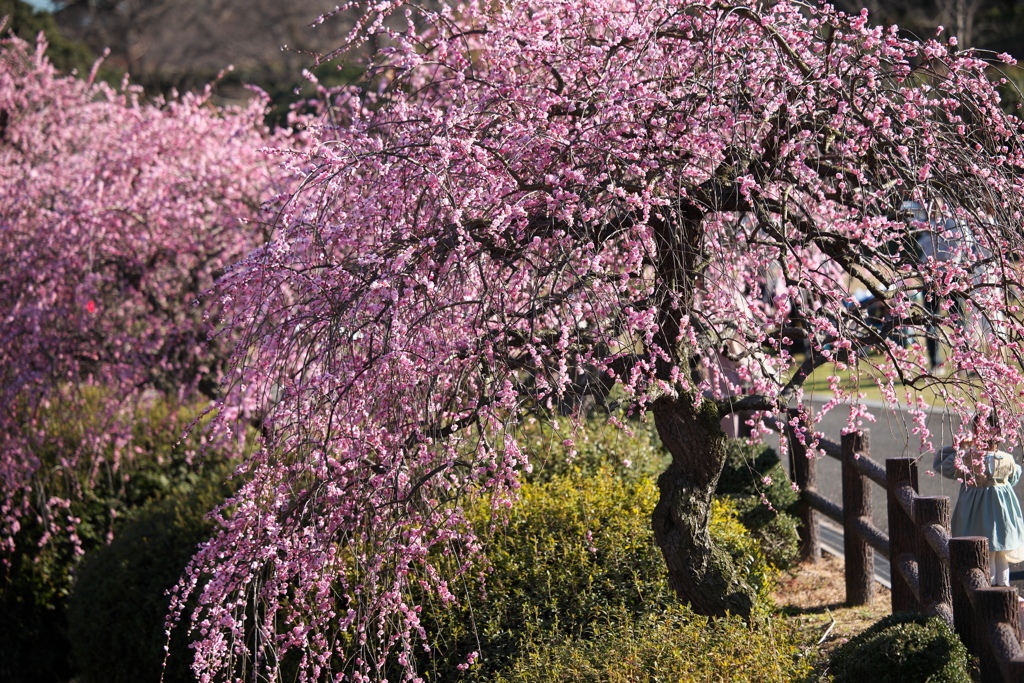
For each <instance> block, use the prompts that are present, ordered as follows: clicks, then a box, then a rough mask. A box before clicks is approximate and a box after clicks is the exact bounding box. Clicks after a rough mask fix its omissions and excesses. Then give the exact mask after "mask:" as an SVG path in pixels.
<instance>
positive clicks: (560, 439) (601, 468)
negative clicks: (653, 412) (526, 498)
mask: <svg viewBox="0 0 1024 683" xmlns="http://www.w3.org/2000/svg"><path fill="white" fill-rule="evenodd" d="M616 417H620V418H621V417H622V416H621V415H617V416H616ZM623 422H624V428H623V427H619V426H616V425H615V424H613V423H611V422H610V421H609V420H608V419H606V418H603V417H594V418H591V419H590V420H588V421H587V422H586V423H585V424H584V425H583V426H582V427H580V428H579V429H575V430H573V429H572V425H571V423H569V422H568V421H565V422H558V421H556V422H555V424H551V423H549V422H547V421H540V420H536V419H530V420H527V421H526V422H525V423H524V424H523V426H522V427H521V428H520V430H519V433H518V434H517V437H518V439H519V440H520V442H521V444H522V446H523V448H524V449H525V450H526V452H527V453H528V454H529V456H530V463H531V465H532V467H533V471H532V472H531V473H529V474H528V475H527V480H528V481H532V482H537V481H549V480H550V479H551V478H552V477H555V476H559V475H567V474H571V473H581V474H590V475H596V474H597V473H598V472H604V473H605V474H607V473H609V472H612V473H614V474H616V475H618V476H623V477H626V478H629V479H634V478H645V477H646V478H657V476H658V475H659V474H661V472H662V471H664V469H665V467H666V466H667V465H668V461H669V458H670V456H669V455H668V454H667V453H666V452H665V449H664V448H663V447H662V445H661V440H660V439H659V438H658V433H657V431H656V430H655V429H654V424H653V423H652V422H649V421H640V420H629V421H626V420H623ZM567 439H568V440H571V441H572V449H571V451H569V450H567V449H566V446H565V441H566V440H567Z"/></svg>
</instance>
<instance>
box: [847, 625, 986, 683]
mask: <svg viewBox="0 0 1024 683" xmlns="http://www.w3.org/2000/svg"><path fill="white" fill-rule="evenodd" d="M829 667H830V670H831V671H832V673H833V679H832V680H833V682H834V683H862V682H863V681H871V682H872V683H903V682H904V681H930V683H969V681H970V680H971V676H970V673H969V668H968V658H967V649H966V648H965V647H964V645H963V643H961V642H960V639H959V638H958V637H957V636H956V634H955V633H953V631H952V630H951V629H950V628H949V626H948V625H947V624H946V623H945V622H944V621H942V620H941V619H938V618H936V617H929V616H925V615H921V614H907V613H898V614H891V615H889V616H887V617H885V618H883V619H880V620H879V621H878V622H877V623H875V624H874V625H873V626H871V627H870V628H868V629H867V630H865V631H863V632H862V633H860V634H858V635H857V636H855V637H854V638H852V639H851V640H850V641H849V642H848V643H845V644H844V645H842V646H841V647H839V648H838V649H837V650H836V651H835V652H834V653H833V655H832V658H831V661H830V663H829Z"/></svg>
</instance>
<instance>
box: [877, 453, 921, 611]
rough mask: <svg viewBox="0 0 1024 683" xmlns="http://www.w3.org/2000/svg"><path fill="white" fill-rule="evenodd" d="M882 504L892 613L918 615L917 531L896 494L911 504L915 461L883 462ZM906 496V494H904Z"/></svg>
mask: <svg viewBox="0 0 1024 683" xmlns="http://www.w3.org/2000/svg"><path fill="white" fill-rule="evenodd" d="M885 479H886V487H885V489H886V499H887V500H886V502H887V508H888V516H889V566H890V567H891V568H892V611H893V612H894V613H895V612H920V611H921V604H920V602H919V601H918V599H917V596H916V595H915V593H916V592H917V590H919V587H918V585H916V584H917V583H918V576H919V574H918V571H917V562H916V561H915V558H914V554H915V551H916V550H917V541H916V539H917V530H916V528H915V527H914V519H913V518H912V517H911V516H910V514H908V512H907V510H905V509H904V508H903V504H902V503H901V502H900V494H901V493H902V494H903V497H904V498H905V499H908V500H909V501H913V498H914V496H915V495H916V492H917V461H916V460H914V459H913V458H888V459H886V461H885ZM908 494H909V495H908Z"/></svg>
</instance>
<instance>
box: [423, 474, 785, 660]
mask: <svg viewBox="0 0 1024 683" xmlns="http://www.w3.org/2000/svg"><path fill="white" fill-rule="evenodd" d="M521 494H522V499H521V500H520V501H519V503H518V504H517V505H515V506H513V508H512V509H511V510H510V511H509V513H508V522H507V524H506V525H505V526H504V528H497V529H494V528H492V529H491V530H490V532H491V540H490V547H489V550H488V558H489V561H490V567H489V571H488V572H487V573H486V578H485V579H483V580H477V581H468V582H467V583H465V584H463V585H461V586H460V587H459V589H458V591H456V590H455V587H453V592H456V597H457V598H458V600H459V601H460V603H461V604H460V605H456V606H453V605H449V606H443V605H434V604H428V605H426V606H425V607H424V610H423V613H422V615H421V619H422V621H423V623H424V625H425V627H426V629H427V632H428V637H429V639H430V642H431V643H432V648H433V651H432V652H431V653H424V655H423V657H422V658H421V661H420V662H419V669H420V671H421V673H422V672H427V673H429V677H430V680H457V679H460V678H469V679H472V680H489V679H490V678H491V677H493V676H496V675H498V674H499V673H501V672H513V673H514V671H515V670H516V669H515V667H516V666H519V664H516V662H520V661H521V660H522V658H523V657H524V656H526V653H528V652H531V651H534V650H536V651H542V650H544V649H545V648H546V647H547V646H548V643H549V641H550V643H551V644H553V645H554V644H561V646H564V647H570V645H569V644H571V643H589V642H591V641H594V640H595V639H604V638H606V637H607V636H608V634H609V633H613V632H616V631H617V630H618V629H620V628H621V629H623V632H622V633H623V635H622V636H621V637H622V638H623V639H624V640H623V643H624V644H623V645H622V646H623V647H626V646H627V645H626V644H627V643H628V642H632V641H631V640H630V639H631V638H632V637H633V636H631V635H628V634H629V633H631V632H632V631H631V630H632V629H636V628H638V627H639V625H640V624H642V623H648V622H649V621H651V620H653V621H654V622H656V621H657V620H658V619H660V618H661V617H660V616H659V615H665V614H675V613H676V612H673V610H678V609H679V607H678V605H677V598H676V596H675V594H674V593H672V591H671V590H670V589H669V588H668V585H667V581H666V577H665V564H664V560H663V558H662V556H661V552H660V550H659V549H658V548H657V546H656V545H655V543H654V538H653V532H652V531H651V525H650V518H649V514H650V510H652V509H653V508H654V505H655V502H656V501H657V497H658V491H657V487H656V486H655V484H654V482H653V481H652V480H651V479H650V478H643V479H640V478H638V479H632V478H628V477H626V476H624V475H622V474H621V473H615V472H613V471H609V470H603V469H598V470H596V471H594V472H593V473H590V474H583V473H581V472H575V473H571V474H566V475H558V476H554V477H552V478H550V480H548V481H543V482H536V483H527V484H525V485H524V486H523V488H522V491H521ZM473 515H474V516H473V521H474V524H475V525H476V526H477V527H478V529H479V530H480V531H481V533H485V534H486V533H487V532H488V528H489V527H490V525H491V520H492V517H491V512H490V509H489V508H488V507H487V506H486V505H480V506H478V507H477V508H476V509H475V510H474V511H473ZM711 533H712V536H713V537H714V538H715V540H716V541H717V542H719V543H720V544H722V546H723V547H724V548H725V549H726V550H727V551H728V552H729V553H730V554H731V555H732V557H733V559H734V561H735V562H736V564H737V567H738V568H739V571H740V572H741V573H742V575H743V578H744V580H746V581H748V582H749V583H751V584H752V585H754V586H757V587H758V589H759V594H760V595H761V596H762V598H763V599H764V600H765V601H766V600H767V596H768V592H769V591H770V588H771V578H772V572H771V569H770V567H769V566H768V564H767V562H766V561H765V560H764V557H763V555H762V554H761V552H760V547H759V546H758V544H757V542H756V541H754V540H753V538H751V536H750V534H749V533H748V532H747V530H746V529H745V528H744V527H743V526H742V525H741V524H740V523H739V521H738V520H737V518H736V515H735V511H734V510H733V508H732V506H731V503H729V502H728V501H716V502H715V504H714V507H713V509H712V521H711ZM765 604H767V602H765ZM766 611H767V610H765V609H762V610H760V611H759V613H760V614H762V615H764V614H765V613H766ZM678 614H679V615H686V616H685V619H684V617H683V616H679V617H678V618H679V619H683V621H686V622H687V623H689V620H691V619H693V618H695V617H693V615H691V614H690V613H689V611H688V610H684V611H682V612H679V613H678ZM672 618H673V619H675V618H676V617H672ZM652 623H653V622H652ZM680 623H682V622H680ZM587 647H590V646H587ZM584 649H585V648H584ZM580 651H581V652H583V650H580ZM473 652H480V654H481V659H480V660H479V663H477V664H476V665H474V666H473V667H471V668H470V669H469V670H468V671H466V672H463V671H461V670H459V669H458V668H457V667H458V665H460V664H464V663H465V662H466V661H467V659H468V658H470V656H471V653H473ZM595 665H596V664H595ZM524 666H525V665H524ZM509 667H512V668H511V669H510V668H509ZM502 675H504V674H502ZM509 675H512V674H509ZM765 680H769V679H765Z"/></svg>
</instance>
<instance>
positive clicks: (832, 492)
mask: <svg viewBox="0 0 1024 683" xmlns="http://www.w3.org/2000/svg"><path fill="white" fill-rule="evenodd" d="M871 412H872V413H873V415H874V416H875V422H873V423H866V424H864V425H863V426H862V428H866V429H867V430H869V431H870V444H871V458H872V459H873V460H875V461H876V462H878V463H879V464H881V465H883V466H884V464H885V459H886V458H902V457H919V458H920V460H919V462H918V479H919V482H918V483H919V489H920V493H921V495H924V496H949V498H950V503H951V504H952V505H956V499H957V496H958V494H959V491H960V484H959V482H957V481H955V480H951V479H946V478H944V477H942V476H940V475H938V474H935V473H934V472H933V471H932V454H931V453H925V454H923V455H922V454H921V452H920V451H921V441H920V439H919V438H918V437H917V436H915V435H913V434H912V433H911V430H912V429H913V427H914V425H913V424H912V422H911V420H910V417H909V416H908V415H907V414H906V413H903V412H901V411H899V410H889V409H886V408H884V407H882V406H877V407H872V410H871ZM848 415H849V413H848V411H847V410H846V409H844V408H838V409H835V410H833V411H832V412H831V413H829V414H828V415H826V416H825V418H824V419H823V420H822V422H821V423H820V424H819V426H818V430H819V431H820V432H822V433H824V434H825V435H826V436H827V437H828V438H829V439H830V440H832V441H836V442H838V441H839V435H840V433H841V431H842V429H843V428H845V426H846V420H847V417H848ZM957 424H958V422H956V421H955V418H954V417H952V416H951V415H949V414H948V413H946V412H945V411H940V410H934V411H932V412H931V413H930V414H929V416H928V422H927V425H928V429H929V430H930V431H931V432H932V443H933V444H935V446H937V447H938V446H940V445H946V444H949V443H951V441H952V433H953V431H954V427H955V426H956V425H957ZM769 443H771V445H772V446H773V447H775V448H778V445H779V444H778V439H777V438H774V439H772V440H771V441H770V442H769ZM1007 450H1009V451H1010V452H1011V453H1013V454H1014V456H1015V457H1016V458H1017V461H1018V462H1020V458H1021V448H1020V447H1019V446H1017V447H1015V448H1012V449H1010V448H1008V447H1007ZM783 461H784V463H785V465H786V467H787V469H788V467H789V458H788V454H783ZM816 467H817V479H818V482H817V484H818V485H817V488H818V492H819V493H821V494H822V495H824V496H826V497H828V498H829V499H831V500H833V501H835V502H836V503H841V502H842V476H841V469H840V464H839V461H838V460H835V459H833V458H830V457H823V458H820V459H819V460H818V461H817V463H816ZM871 488H872V494H873V496H872V503H873V506H872V512H873V515H872V516H873V519H874V523H875V525H876V526H877V527H878V528H879V529H882V530H883V531H885V532H886V533H888V528H889V523H888V519H887V516H886V514H887V513H886V503H885V490H884V489H882V488H881V487H880V486H877V485H874V484H872V487H871ZM1015 490H1016V491H1017V496H1018V497H1019V498H1021V500H1024V478H1022V480H1021V481H1020V482H1019V483H1018V484H1017V486H1016V487H1015ZM822 517H823V516H822ZM821 532H822V540H823V542H824V543H826V544H828V545H829V546H831V547H829V548H827V550H828V551H829V552H831V553H832V554H835V555H840V556H841V555H842V548H843V540H842V538H843V537H842V529H841V528H840V527H838V526H836V525H834V524H832V523H830V522H826V523H825V524H823V525H822V528H821ZM875 575H876V578H877V579H878V580H879V582H880V583H882V584H883V585H887V584H888V581H889V565H888V561H886V560H885V558H883V557H881V556H880V555H876V558H875ZM1011 583H1012V584H1013V585H1015V586H1017V588H1018V589H1020V590H1021V593H1022V594H1024V564H1019V565H1013V566H1012V567H1011Z"/></svg>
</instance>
